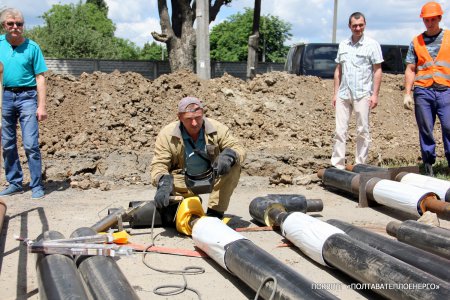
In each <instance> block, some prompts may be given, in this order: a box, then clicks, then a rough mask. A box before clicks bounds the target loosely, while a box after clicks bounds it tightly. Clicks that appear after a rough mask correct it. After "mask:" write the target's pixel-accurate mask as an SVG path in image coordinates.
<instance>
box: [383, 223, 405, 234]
mask: <svg viewBox="0 0 450 300" xmlns="http://www.w3.org/2000/svg"><path fill="white" fill-rule="evenodd" d="M400 225H401V223H400V222H397V221H391V222H389V223H388V224H387V225H386V232H387V233H388V234H389V235H390V236H393V237H397V232H398V229H399V228H400Z"/></svg>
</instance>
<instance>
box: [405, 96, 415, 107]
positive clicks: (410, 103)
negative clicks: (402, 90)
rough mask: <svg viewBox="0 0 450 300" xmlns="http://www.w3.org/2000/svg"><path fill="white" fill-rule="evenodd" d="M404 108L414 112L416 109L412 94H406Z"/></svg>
mask: <svg viewBox="0 0 450 300" xmlns="http://www.w3.org/2000/svg"><path fill="white" fill-rule="evenodd" d="M403 107H404V108H406V109H409V110H412V109H413V107H414V100H413V98H412V97H411V95H410V94H405V96H404V97H403Z"/></svg>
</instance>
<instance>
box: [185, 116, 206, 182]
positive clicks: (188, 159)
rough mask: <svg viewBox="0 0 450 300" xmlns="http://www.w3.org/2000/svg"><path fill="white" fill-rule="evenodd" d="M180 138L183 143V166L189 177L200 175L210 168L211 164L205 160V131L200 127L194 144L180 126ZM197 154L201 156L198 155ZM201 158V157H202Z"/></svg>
mask: <svg viewBox="0 0 450 300" xmlns="http://www.w3.org/2000/svg"><path fill="white" fill-rule="evenodd" d="M180 129H181V136H182V138H183V141H184V165H185V168H186V170H185V171H186V172H187V173H188V174H189V175H200V174H203V173H205V172H206V171H208V170H209V169H210V168H211V162H210V161H209V160H207V159H206V158H207V157H208V155H207V153H206V140H205V130H204V128H203V126H202V128H201V129H200V133H199V137H198V139H197V141H196V142H194V141H193V140H192V138H191V137H190V136H189V134H188V133H187V132H186V130H185V129H184V126H183V124H181V125H180ZM199 152H201V153H202V155H200V154H198V153H199ZM202 156H203V157H202Z"/></svg>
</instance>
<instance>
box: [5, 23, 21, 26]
mask: <svg viewBox="0 0 450 300" xmlns="http://www.w3.org/2000/svg"><path fill="white" fill-rule="evenodd" d="M14 24H16V26H17V27H22V26H23V22H6V25H8V26H10V27H13V26H14Z"/></svg>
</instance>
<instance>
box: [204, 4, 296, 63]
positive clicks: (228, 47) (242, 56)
mask: <svg viewBox="0 0 450 300" xmlns="http://www.w3.org/2000/svg"><path fill="white" fill-rule="evenodd" d="M252 28H253V9H250V8H246V9H245V12H244V13H237V14H234V15H231V16H229V17H228V18H227V20H226V21H224V22H222V23H220V24H217V25H216V26H214V27H213V28H212V30H211V34H210V42H211V45H210V48H211V59H212V60H216V61H246V60H247V54H248V46H247V44H248V37H249V36H250V35H251V34H252ZM291 28H292V26H291V24H289V23H287V22H284V21H283V20H281V19H279V18H278V17H275V16H271V15H268V16H261V18H260V26H259V48H258V56H259V61H262V55H263V54H265V57H266V61H270V62H284V60H285V58H286V54H287V52H288V51H289V47H288V46H284V43H285V42H286V40H288V39H289V38H290V37H291V36H292V34H291V33H290V30H291Z"/></svg>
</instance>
